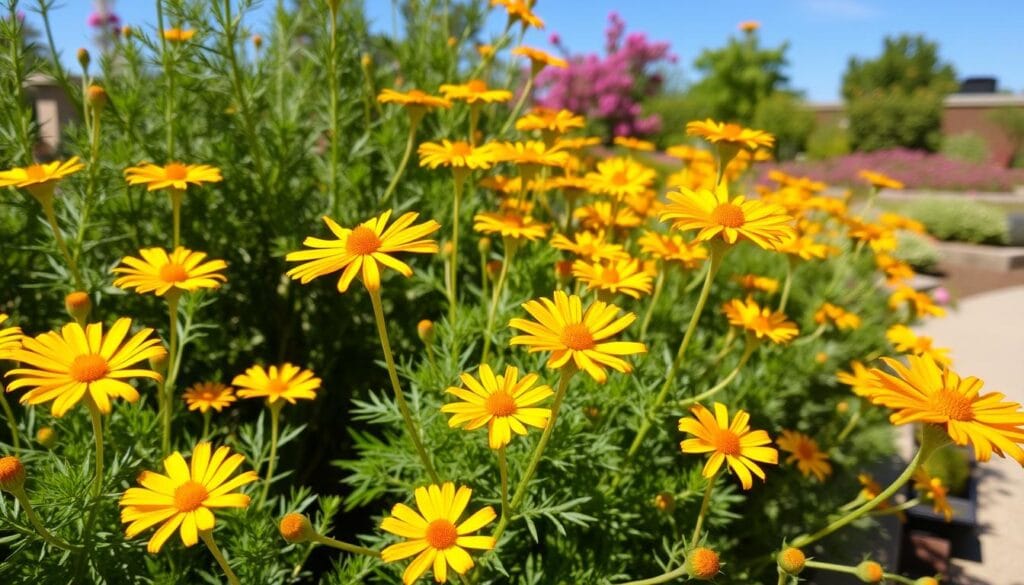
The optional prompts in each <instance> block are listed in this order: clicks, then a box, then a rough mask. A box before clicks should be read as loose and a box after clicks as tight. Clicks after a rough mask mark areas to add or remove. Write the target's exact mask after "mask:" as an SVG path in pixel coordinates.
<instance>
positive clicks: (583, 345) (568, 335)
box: [562, 323, 594, 351]
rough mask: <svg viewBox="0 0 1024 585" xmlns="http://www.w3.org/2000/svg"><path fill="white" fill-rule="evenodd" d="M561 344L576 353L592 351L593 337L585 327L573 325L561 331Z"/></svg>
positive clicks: (579, 324)
mask: <svg viewBox="0 0 1024 585" xmlns="http://www.w3.org/2000/svg"><path fill="white" fill-rule="evenodd" d="M562 343H563V344H564V345H565V346H566V347H568V348H569V349H572V350H576V351H583V350H586V349H594V335H593V334H592V333H590V329H589V328H587V326H586V325H584V324H582V323H573V324H570V325H566V326H565V328H563V329H562Z"/></svg>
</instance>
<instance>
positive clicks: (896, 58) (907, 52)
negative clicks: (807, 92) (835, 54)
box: [843, 35, 957, 151]
mask: <svg viewBox="0 0 1024 585" xmlns="http://www.w3.org/2000/svg"><path fill="white" fill-rule="evenodd" d="M956 87H957V83H956V72H955V71H954V70H953V66H952V65H950V64H948V63H944V62H942V61H941V60H940V58H939V48H938V45H937V44H936V43H933V42H931V41H928V40H926V39H925V38H924V37H923V36H921V35H915V36H910V35H901V36H899V37H895V38H893V37H886V39H885V43H884V47H883V50H882V54H881V56H879V57H878V58H876V59H866V60H859V59H857V58H855V57H851V58H850V61H849V64H848V65H847V68H846V73H845V74H844V75H843V98H844V99H845V100H846V104H847V113H848V114H849V117H850V142H851V145H852V146H853V148H854V149H855V150H863V151H871V150H880V149H884V148H893V147H906V148H914V149H921V150H928V151H935V150H937V149H938V148H939V146H940V145H941V142H942V107H943V100H945V98H946V96H947V95H948V94H950V93H951V92H953V91H955V90H956Z"/></svg>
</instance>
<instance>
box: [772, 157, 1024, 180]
mask: <svg viewBox="0 0 1024 585" xmlns="http://www.w3.org/2000/svg"><path fill="white" fill-rule="evenodd" d="M772 169H779V170H781V171H783V172H785V173H789V174H792V175H798V176H807V177H811V178H813V179H816V180H819V181H824V182H826V183H828V184H830V185H846V186H858V185H864V180H863V179H860V178H859V177H858V176H857V174H858V173H859V172H860V171H861V170H863V169H870V170H873V171H878V172H881V173H885V174H886V175H889V176H890V177H893V178H894V179H898V180H900V181H903V183H904V184H905V185H906V186H907V188H908V189H935V190H940V191H1013V190H1014V188H1015V187H1016V186H1018V185H1024V170H1021V169H1006V168H1003V167H1000V166H997V165H993V164H989V163H973V162H966V161H960V160H954V159H951V158H948V157H946V156H944V155H941V154H931V153H927V152H924V151H919V150H908V149H902V148H896V149H891V150H879V151H875V152H858V153H853V154H849V155H846V156H840V157H835V158H831V159H827V160H823V161H801V162H788V163H783V164H779V165H774V166H765V167H763V172H762V175H761V179H760V182H764V183H767V182H768V178H767V177H768V172H769V171H770V170H772Z"/></svg>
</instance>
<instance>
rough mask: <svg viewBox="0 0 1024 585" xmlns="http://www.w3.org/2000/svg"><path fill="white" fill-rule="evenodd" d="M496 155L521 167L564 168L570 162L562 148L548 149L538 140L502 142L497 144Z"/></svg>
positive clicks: (501, 159) (495, 147)
mask: <svg viewBox="0 0 1024 585" xmlns="http://www.w3.org/2000/svg"><path fill="white" fill-rule="evenodd" d="M494 154H495V156H496V157H497V159H498V160H500V161H503V162H510V163H513V164H516V165H520V166H529V167H534V168H535V169H537V168H539V167H564V166H565V164H566V162H567V161H568V160H569V153H567V152H565V151H563V150H562V149H561V147H560V146H557V145H556V146H552V147H550V148H549V147H548V146H547V145H546V144H544V143H543V142H540V141H538V140H528V141H526V142H501V143H498V144H495V146H494Z"/></svg>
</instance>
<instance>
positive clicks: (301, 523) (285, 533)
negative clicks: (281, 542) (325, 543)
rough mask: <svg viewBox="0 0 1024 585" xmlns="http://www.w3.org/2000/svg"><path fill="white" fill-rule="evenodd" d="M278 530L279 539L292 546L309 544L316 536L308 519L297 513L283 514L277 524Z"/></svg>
mask: <svg viewBox="0 0 1024 585" xmlns="http://www.w3.org/2000/svg"><path fill="white" fill-rule="evenodd" d="M278 530H280V531H281V537H282V538H284V539H285V540H287V541H288V542H290V543H292V544H297V543H301V542H309V541H310V540H311V539H312V538H313V537H314V536H315V535H316V531H315V530H313V525H312V524H310V523H309V518H308V517H307V516H306V515H305V514H299V513H298V512H292V513H291V514H285V515H284V517H283V518H281V522H280V524H278Z"/></svg>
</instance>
